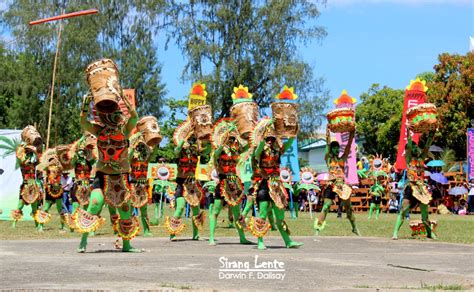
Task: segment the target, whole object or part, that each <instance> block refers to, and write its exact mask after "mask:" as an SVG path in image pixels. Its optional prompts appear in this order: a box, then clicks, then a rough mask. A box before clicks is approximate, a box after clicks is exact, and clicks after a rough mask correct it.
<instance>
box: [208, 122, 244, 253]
mask: <svg viewBox="0 0 474 292" xmlns="http://www.w3.org/2000/svg"><path fill="white" fill-rule="evenodd" d="M241 145H242V142H240V135H239V133H238V132H237V127H236V126H235V124H234V123H233V122H232V121H231V120H230V119H222V120H220V121H219V122H217V123H216V125H215V127H214V133H213V135H212V146H213V149H214V152H213V156H214V167H215V168H216V170H217V174H218V176H219V184H218V185H217V188H216V191H215V194H214V204H213V207H212V213H211V215H210V216H209V217H210V219H209V227H210V230H209V245H216V243H215V241H214V232H215V229H216V224H217V217H218V216H219V213H220V211H221V208H222V199H224V200H225V201H226V203H227V205H228V207H229V209H230V210H231V211H232V215H233V218H234V219H237V220H238V222H237V224H236V227H237V230H238V233H239V237H240V243H242V244H249V243H250V241H248V240H247V239H246V238H245V233H244V228H245V227H246V226H245V219H244V217H243V216H241V215H240V202H241V201H242V199H243V198H244V186H243V184H242V181H241V180H240V178H239V177H238V176H237V163H238V160H239V157H240V156H239V155H240V147H241Z"/></svg>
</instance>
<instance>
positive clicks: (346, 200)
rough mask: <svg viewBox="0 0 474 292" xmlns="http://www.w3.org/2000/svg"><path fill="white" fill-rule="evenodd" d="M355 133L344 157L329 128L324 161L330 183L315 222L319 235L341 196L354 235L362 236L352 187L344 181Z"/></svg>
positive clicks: (352, 132)
mask: <svg viewBox="0 0 474 292" xmlns="http://www.w3.org/2000/svg"><path fill="white" fill-rule="evenodd" d="M354 132H355V130H354V129H353V130H351V131H350V134H349V140H348V142H347V145H346V148H345V149H344V153H343V154H342V156H339V147H340V145H339V142H337V141H332V142H331V134H330V130H329V127H328V128H327V130H326V141H327V146H326V153H325V156H324V159H325V160H326V164H327V166H328V170H329V176H330V177H329V181H328V184H327V185H326V189H325V190H324V204H323V209H322V210H321V214H320V215H319V218H316V219H315V220H314V225H313V228H314V229H315V231H316V234H317V235H318V234H319V233H320V232H321V231H322V230H323V229H324V227H325V226H326V216H327V213H328V212H329V208H330V207H331V205H332V203H333V200H335V199H336V195H337V196H339V199H340V200H342V205H343V206H344V208H345V209H346V214H347V219H349V222H350V223H351V226H352V233H354V234H356V235H357V236H360V232H359V229H358V228H357V226H356V223H355V216H354V214H353V212H352V206H351V199H350V195H351V192H352V189H351V187H350V186H348V185H347V184H345V181H344V167H345V164H346V161H347V158H348V157H349V153H350V149H351V145H352V141H353V139H354Z"/></svg>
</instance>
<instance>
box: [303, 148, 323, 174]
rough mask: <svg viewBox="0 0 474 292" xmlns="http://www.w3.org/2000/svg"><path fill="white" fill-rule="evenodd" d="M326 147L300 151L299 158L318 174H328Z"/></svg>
mask: <svg viewBox="0 0 474 292" xmlns="http://www.w3.org/2000/svg"><path fill="white" fill-rule="evenodd" d="M324 150H325V147H318V148H314V149H311V150H309V151H299V152H298V157H299V158H301V159H304V160H306V161H308V163H309V166H311V168H313V169H314V170H316V171H317V172H326V171H327V167H326V162H325V161H324Z"/></svg>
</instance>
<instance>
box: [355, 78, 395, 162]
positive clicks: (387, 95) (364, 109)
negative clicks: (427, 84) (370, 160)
mask: <svg viewBox="0 0 474 292" xmlns="http://www.w3.org/2000/svg"><path fill="white" fill-rule="evenodd" d="M403 98H404V91H403V90H400V89H392V88H390V87H387V86H384V87H383V88H380V86H379V85H378V84H373V85H372V87H371V88H369V90H368V91H367V92H365V93H363V94H362V95H361V96H360V99H361V104H359V105H358V106H357V108H356V126H357V135H359V137H360V138H362V139H363V140H364V143H363V145H362V146H363V149H362V151H363V152H364V153H367V154H381V155H383V156H384V157H391V159H392V160H393V159H395V158H396V147H397V144H398V139H399V136H400V123H401V119H402V111H403Z"/></svg>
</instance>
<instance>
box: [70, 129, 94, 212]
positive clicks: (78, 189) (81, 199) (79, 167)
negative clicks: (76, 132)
mask: <svg viewBox="0 0 474 292" xmlns="http://www.w3.org/2000/svg"><path fill="white" fill-rule="evenodd" d="M96 151H97V138H95V137H94V136H93V135H90V134H87V135H83V136H82V137H81V138H80V139H79V140H78V141H77V142H76V143H74V144H73V146H72V148H71V153H72V155H71V156H72V159H71V164H72V167H73V169H74V186H73V188H72V192H71V200H72V211H71V214H74V213H75V211H76V209H77V208H80V207H81V208H84V209H85V210H87V206H88V205H89V197H90V194H91V191H92V189H91V187H92V186H91V173H92V168H93V167H94V165H95V163H96V161H97V157H96V155H95V153H94V152H96Z"/></svg>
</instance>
